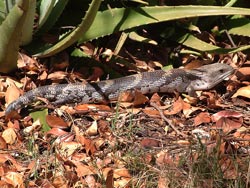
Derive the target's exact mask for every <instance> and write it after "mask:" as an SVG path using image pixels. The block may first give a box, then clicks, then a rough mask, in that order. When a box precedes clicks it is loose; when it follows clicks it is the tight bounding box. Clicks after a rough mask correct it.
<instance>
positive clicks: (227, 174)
mask: <svg viewBox="0 0 250 188" xmlns="http://www.w3.org/2000/svg"><path fill="white" fill-rule="evenodd" d="M235 163H236V162H235V161H232V160H231V159H230V158H229V157H224V158H223V159H221V160H220V165H221V170H222V171H223V178H225V179H231V180H233V179H236V178H237V177H238V172H237V169H236V168H237V167H236V166H235Z"/></svg>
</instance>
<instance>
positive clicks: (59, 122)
mask: <svg viewBox="0 0 250 188" xmlns="http://www.w3.org/2000/svg"><path fill="white" fill-rule="evenodd" d="M46 122H47V124H48V125H49V126H50V127H51V128H61V129H67V128H68V127H69V125H68V124H67V123H66V122H65V121H64V120H63V119H62V118H60V117H57V116H52V115H47V116H46Z"/></svg>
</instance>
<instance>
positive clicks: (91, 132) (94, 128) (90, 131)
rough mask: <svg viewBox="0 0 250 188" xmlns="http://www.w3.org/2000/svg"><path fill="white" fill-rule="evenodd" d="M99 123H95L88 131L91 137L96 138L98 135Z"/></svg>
mask: <svg viewBox="0 0 250 188" xmlns="http://www.w3.org/2000/svg"><path fill="white" fill-rule="evenodd" d="M97 128H98V127H97V121H93V122H92V124H91V126H90V127H89V128H88V129H87V130H86V134H87V135H89V136H95V135H97V134H98V131H97Z"/></svg>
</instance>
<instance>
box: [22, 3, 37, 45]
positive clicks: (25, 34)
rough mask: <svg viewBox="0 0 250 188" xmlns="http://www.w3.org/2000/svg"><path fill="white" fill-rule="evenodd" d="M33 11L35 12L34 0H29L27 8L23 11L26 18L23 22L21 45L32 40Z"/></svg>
mask: <svg viewBox="0 0 250 188" xmlns="http://www.w3.org/2000/svg"><path fill="white" fill-rule="evenodd" d="M35 13H36V0H29V8H28V9H27V12H26V13H25V14H26V19H25V21H24V23H23V29H22V41H21V45H26V44H28V43H30V42H31V41H32V35H33V26H34V19H35Z"/></svg>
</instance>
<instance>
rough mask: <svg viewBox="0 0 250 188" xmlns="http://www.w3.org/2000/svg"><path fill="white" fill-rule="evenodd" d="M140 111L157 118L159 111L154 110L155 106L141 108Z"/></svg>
mask: <svg viewBox="0 0 250 188" xmlns="http://www.w3.org/2000/svg"><path fill="white" fill-rule="evenodd" d="M142 111H143V112H144V113H145V114H147V116H149V117H154V118H159V117H160V113H159V111H158V110H156V109H155V108H151V107H150V108H145V109H142Z"/></svg>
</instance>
